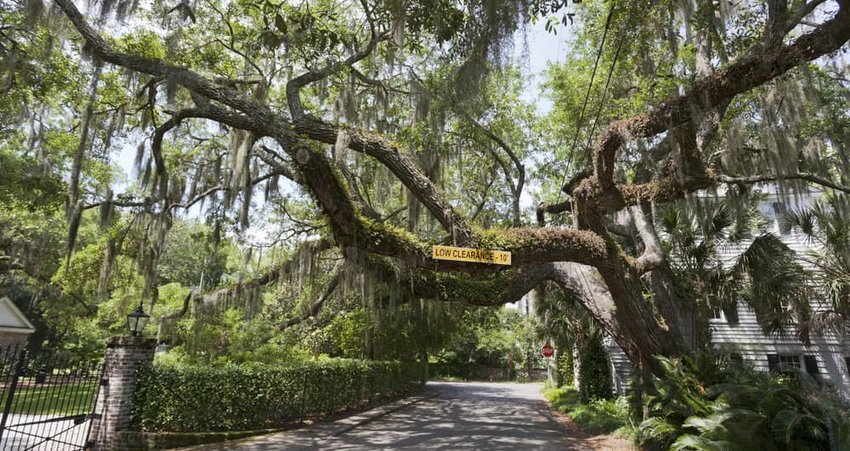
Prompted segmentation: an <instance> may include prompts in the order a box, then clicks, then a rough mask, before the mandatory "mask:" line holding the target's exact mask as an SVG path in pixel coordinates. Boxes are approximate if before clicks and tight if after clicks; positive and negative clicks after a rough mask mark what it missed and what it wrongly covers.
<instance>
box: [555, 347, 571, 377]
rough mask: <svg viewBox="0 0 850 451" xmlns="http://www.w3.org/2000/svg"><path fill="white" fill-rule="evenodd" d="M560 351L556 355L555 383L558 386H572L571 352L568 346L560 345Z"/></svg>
mask: <svg viewBox="0 0 850 451" xmlns="http://www.w3.org/2000/svg"><path fill="white" fill-rule="evenodd" d="M561 349H564V350H565V351H563V352H562V353H560V354H559V355H558V364H557V366H558V372H557V379H556V383H557V384H558V387H564V386H567V387H572V386H573V385H574V383H575V374H574V370H575V367H574V366H573V353H572V350H571V349H569V348H568V347H566V346H565V347H562V348H561Z"/></svg>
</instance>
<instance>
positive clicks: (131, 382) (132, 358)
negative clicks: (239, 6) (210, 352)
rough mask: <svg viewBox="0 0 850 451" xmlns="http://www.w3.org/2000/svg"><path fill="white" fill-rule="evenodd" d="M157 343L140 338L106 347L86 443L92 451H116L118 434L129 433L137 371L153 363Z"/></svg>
mask: <svg viewBox="0 0 850 451" xmlns="http://www.w3.org/2000/svg"><path fill="white" fill-rule="evenodd" d="M155 349H156V340H154V339H150V338H142V337H113V338H110V339H109V341H107V343H106V356H105V358H104V361H103V365H104V368H103V382H102V383H101V386H100V391H99V392H98V396H97V404H96V406H95V414H96V418H95V419H94V420H92V427H91V432H90V433H89V443H92V444H93V445H92V448H93V449H96V450H101V449H115V448H119V447H120V446H121V445H120V443H121V440H120V439H119V436H120V433H121V432H124V431H128V430H129V427H130V420H131V414H132V410H133V393H134V392H135V390H136V369H138V368H139V367H140V366H142V365H143V364H145V363H148V362H151V361H153V355H154V350H155Z"/></svg>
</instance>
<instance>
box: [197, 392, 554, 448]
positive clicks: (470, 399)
mask: <svg viewBox="0 0 850 451" xmlns="http://www.w3.org/2000/svg"><path fill="white" fill-rule="evenodd" d="M540 389H541V385H540V384H511V383H502V384H500V383H453V382H429V383H428V385H427V387H426V395H427V394H428V393H431V394H434V396H432V397H428V398H426V399H422V400H421V401H419V402H417V403H415V404H412V405H407V406H404V407H401V408H398V409H397V410H395V411H392V412H390V413H387V414H385V415H383V416H380V417H378V418H376V419H374V420H371V421H366V422H365V423H362V424H359V425H358V424H357V423H355V424H351V425H350V426H348V427H342V428H340V423H339V422H336V423H322V424H316V425H313V426H310V427H307V428H304V429H300V430H294V431H287V432H281V433H277V434H271V435H267V436H262V437H255V438H251V439H247V440H244V441H237V442H228V443H222V444H216V445H206V446H200V447H193V448H191V449H193V450H217V449H229V450H242V451H259V450H313V449H316V450H318V449H332V450H335V451H336V450H353V449H358V450H362V449H425V450H427V449H445V450H455V449H482V450H532V449H534V450H549V449H552V450H563V449H566V448H570V443H569V441H567V438H566V437H565V436H564V433H563V431H562V430H561V429H560V426H559V425H558V424H557V423H556V422H555V421H554V420H553V419H552V417H551V415H550V413H549V409H548V407H547V405H546V403H545V401H544V400H543V397H542V395H541V394H540Z"/></svg>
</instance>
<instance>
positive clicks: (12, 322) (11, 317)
mask: <svg viewBox="0 0 850 451" xmlns="http://www.w3.org/2000/svg"><path fill="white" fill-rule="evenodd" d="M33 332H35V327H33V325H32V323H30V321H29V320H28V319H27V317H26V316H25V315H24V314H23V313H22V312H21V310H20V309H18V307H17V306H16V305H15V303H14V302H12V300H11V299H9V298H8V297H2V298H0V350H2V349H6V348H8V347H16V346H17V347H23V346H25V345H26V342H27V339H28V338H29V336H30V334H32V333H33Z"/></svg>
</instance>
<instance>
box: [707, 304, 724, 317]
mask: <svg viewBox="0 0 850 451" xmlns="http://www.w3.org/2000/svg"><path fill="white" fill-rule="evenodd" d="M710 315H711V319H723V310H721V309H720V307H715V306H712V307H711V312H710Z"/></svg>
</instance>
